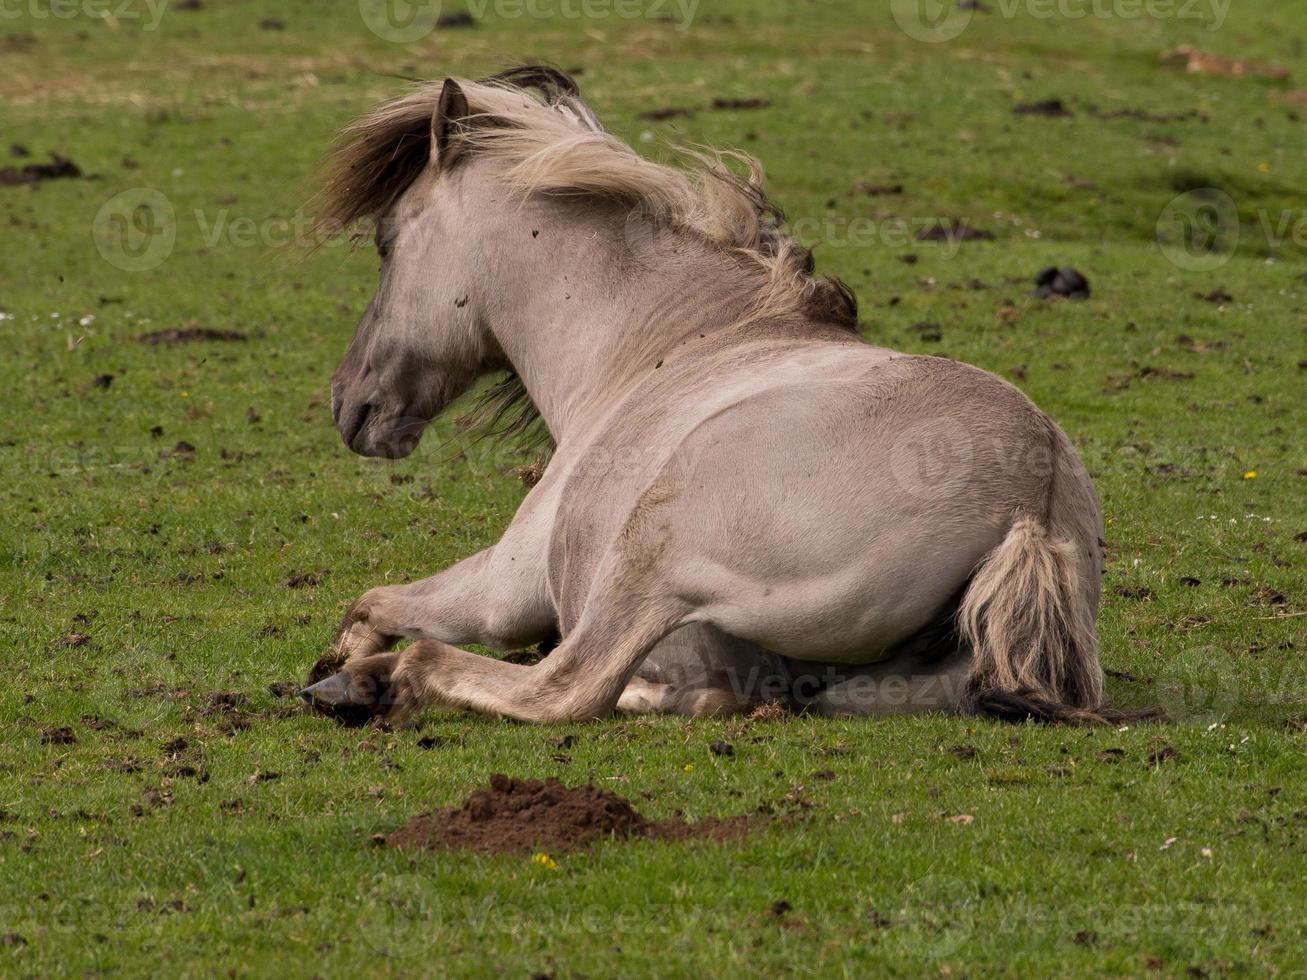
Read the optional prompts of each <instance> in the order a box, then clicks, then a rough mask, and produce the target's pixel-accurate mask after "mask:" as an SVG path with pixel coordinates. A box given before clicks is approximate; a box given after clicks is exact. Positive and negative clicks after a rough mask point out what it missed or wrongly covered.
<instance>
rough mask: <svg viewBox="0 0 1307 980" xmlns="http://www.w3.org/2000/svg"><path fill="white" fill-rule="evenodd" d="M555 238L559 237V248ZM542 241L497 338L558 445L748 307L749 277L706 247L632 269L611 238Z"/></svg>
mask: <svg viewBox="0 0 1307 980" xmlns="http://www.w3.org/2000/svg"><path fill="white" fill-rule="evenodd" d="M550 235H559V236H560V240H559V241H558V243H557V245H556V246H555V247H550V243H549V240H548V236H550ZM564 235H566V236H567V237H566V238H564V237H562V236H564ZM540 239H545V240H546V241H545V244H546V247H545V248H542V249H538V250H534V251H536V253H537V255H538V256H539V257H538V259H537V260H536V261H524V262H521V263H516V264H515V265H514V272H515V276H514V278H515V283H514V285H512V286H509V287H507V290H508V291H507V295H503V296H501V299H500V302H499V303H498V304H497V306H498V309H499V313H498V315H497V316H495V317H493V320H494V324H493V329H494V330H495V334H496V339H497V340H498V342H499V345H500V347H501V348H502V349H503V351H504V354H505V355H506V356H507V358H508V360H509V361H510V362H511V363H512V365H513V368H514V369H515V370H516V371H517V373H518V375H519V376H520V377H521V378H522V381H523V383H524V384H525V386H526V389H527V391H528V393H529V394H530V396H531V399H532V401H533V402H534V403H535V405H536V407H537V408H538V409H539V410H540V413H541V415H542V416H543V418H544V421H545V424H546V425H547V426H548V427H549V431H550V432H551V433H552V435H553V436H554V438H555V440H557V441H558V442H559V443H562V442H563V441H564V440H565V439H566V438H567V437H568V435H569V433H573V432H580V431H583V430H585V429H587V428H588V427H589V426H590V425H591V424H592V423H593V422H595V421H596V420H597V419H598V418H599V417H601V416H602V415H603V414H605V413H606V412H607V411H608V409H609V408H611V407H612V405H613V404H615V403H616V402H617V401H618V400H620V399H621V398H622V397H623V396H624V394H625V393H626V392H627V391H628V390H629V389H630V387H631V386H632V385H634V384H635V383H636V382H637V381H638V380H639V379H640V378H641V377H643V376H644V375H645V374H647V373H648V372H649V371H651V370H653V369H654V368H655V366H656V365H657V364H658V362H659V361H660V360H662V359H663V358H665V357H667V356H669V355H671V354H672V352H673V351H674V350H675V348H676V347H677V346H678V345H679V344H680V343H681V342H683V341H684V340H685V339H686V338H688V337H694V336H697V335H699V334H702V333H707V332H711V331H715V330H718V329H720V328H721V327H724V326H727V325H729V324H731V323H733V322H734V321H735V320H737V319H739V317H740V316H742V315H743V313H744V312H745V311H746V310H747V309H748V307H749V305H750V302H751V298H750V297H749V296H748V295H747V292H746V287H747V282H748V280H747V277H746V276H745V275H743V274H742V273H741V272H740V270H739V269H738V268H737V267H736V266H735V265H734V263H732V261H731V260H730V259H729V257H727V256H724V255H721V254H719V253H716V252H714V251H711V250H708V249H705V248H704V247H702V246H691V247H678V248H675V249H668V250H666V251H665V253H664V254H660V255H650V256H647V257H645V258H643V259H638V260H637V261H635V262H633V261H632V257H631V254H630V251H629V249H627V248H626V245H625V243H624V241H622V240H621V238H620V236H614V235H613V234H612V233H611V231H609V232H608V233H605V232H604V231H602V230H596V229H590V231H589V233H578V229H576V228H571V229H566V230H564V229H556V230H554V231H552V232H551V231H550V230H549V229H547V228H545V229H541V234H540V236H538V237H537V238H533V239H532V241H533V242H535V241H539V240H540ZM528 254H530V252H528Z"/></svg>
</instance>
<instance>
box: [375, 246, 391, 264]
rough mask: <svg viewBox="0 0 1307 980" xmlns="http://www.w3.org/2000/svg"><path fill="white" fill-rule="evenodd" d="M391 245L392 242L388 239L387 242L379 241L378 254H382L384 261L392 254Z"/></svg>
mask: <svg viewBox="0 0 1307 980" xmlns="http://www.w3.org/2000/svg"><path fill="white" fill-rule="evenodd" d="M390 247H391V243H390V242H388V241H386V242H377V255H379V256H381V259H382V260H383V261H384V260H385V259H386V258H387V257H389V255H390Z"/></svg>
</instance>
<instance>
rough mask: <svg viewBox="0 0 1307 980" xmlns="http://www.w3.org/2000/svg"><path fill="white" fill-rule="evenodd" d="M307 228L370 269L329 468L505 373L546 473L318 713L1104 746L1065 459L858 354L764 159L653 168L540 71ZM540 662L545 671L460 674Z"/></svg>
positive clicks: (877, 356)
mask: <svg viewBox="0 0 1307 980" xmlns="http://www.w3.org/2000/svg"><path fill="white" fill-rule="evenodd" d="M732 163H734V164H736V166H734V167H733V166H732ZM741 165H742V168H741ZM741 169H743V175H741ZM323 200H324V202H325V203H324V207H323V209H322V219H323V221H324V222H326V223H328V224H329V225H330V226H332V227H337V228H339V227H343V226H354V227H357V225H358V223H359V222H360V221H361V220H363V219H370V220H371V221H373V222H375V224H376V226H377V228H378V231H377V240H376V244H377V249H378V252H379V253H380V257H381V272H380V285H379V286H378V289H377V292H376V295H375V296H374V297H373V299H372V302H371V304H370V306H369V307H368V309H367V312H366V313H365V314H364V316H363V319H362V322H361V323H360V324H359V327H358V330H357V332H356V334H355V336H354V339H353V342H352V343H351V344H350V347H349V350H348V352H347V353H346V355H345V358H344V361H343V362H342V363H341V365H340V368H339V369H338V370H337V371H336V374H335V376H334V377H333V379H332V414H333V416H334V417H335V420H336V424H337V426H338V428H339V430H340V433H341V436H342V437H343V438H344V441H345V443H346V444H347V445H348V446H349V447H350V448H351V449H352V450H354V451H355V452H357V453H361V454H363V455H365V456H386V457H400V456H404V455H406V454H407V453H409V452H411V451H412V449H413V448H414V446H415V445H416V444H417V441H418V439H419V438H420V435H421V432H422V429H423V426H424V425H425V424H426V423H427V422H429V421H430V420H431V419H432V418H434V417H435V416H436V415H438V414H439V413H440V412H441V411H442V410H443V409H444V408H445V407H446V406H447V405H449V404H450V402H451V401H453V400H454V399H455V398H457V397H458V396H460V395H461V394H463V393H464V392H466V391H468V390H469V389H470V388H471V386H472V385H473V383H474V382H475V381H476V380H477V379H478V378H480V377H481V376H483V375H485V374H487V373H489V372H496V371H507V372H509V374H508V376H507V381H505V382H503V383H501V384H500V385H499V386H497V387H496V388H495V389H494V390H493V393H494V396H495V397H496V398H498V399H499V403H498V409H499V413H498V414H499V415H500V416H502V415H503V413H504V412H505V411H510V412H511V411H514V409H512V408H510V407H509V406H510V405H511V404H516V405H517V406H518V409H520V411H521V414H520V415H518V416H517V417H516V421H517V422H520V423H523V422H528V421H530V420H531V419H533V418H538V419H539V420H540V421H542V422H543V424H544V426H546V427H547V430H548V434H549V436H550V437H551V438H552V440H553V442H554V445H555V449H554V452H553V454H552V457H551V458H550V461H549V463H548V466H547V468H546V469H545V471H544V474H543V476H542V478H541V479H540V480H539V482H538V484H537V485H536V486H535V487H534V488H533V489H532V490H531V491H530V493H529V494H528V495H527V497H526V499H525V500H524V501H523V503H522V506H521V508H520V509H519V510H518V512H517V515H516V516H515V517H514V519H513V521H512V523H511V524H510V525H509V527H508V529H507V531H505V533H504V535H503V537H502V538H501V539H500V540H499V543H498V544H496V545H494V547H491V548H488V549H487V550H485V551H482V552H481V553H479V554H476V555H473V556H472V557H471V558H468V559H467V560H465V561H462V562H459V563H458V564H456V565H454V566H453V567H452V568H449V569H447V570H445V571H443V572H441V573H440V574H438V575H435V576H433V577H431V578H427V579H423V580H421V581H418V582H414V583H412V584H409V585H402V586H384V587H381V588H377V589H373V590H371V591H369V592H367V593H366V594H364V595H363V596H362V597H361V598H360V599H359V600H358V601H357V602H355V603H354V604H353V606H352V607H351V608H350V610H349V611H348V613H347V615H346V616H345V620H344V623H343V624H342V626H341V628H340V632H339V635H338V638H337V641H336V657H335V660H334V665H333V666H334V667H335V668H338V669H339V672H338V673H335V674H333V675H332V676H329V677H326V678H325V679H317V681H316V683H311V684H310V685H309V686H308V687H307V688H306V689H305V691H304V696H305V699H306V700H307V701H309V702H310V703H311V704H312V705H314V706H316V707H317V708H319V709H321V710H322V711H324V712H326V713H329V714H332V715H335V716H336V717H338V718H341V719H343V720H347V721H362V720H365V719H368V718H372V717H380V718H383V719H386V720H389V721H395V720H399V719H402V718H404V717H406V716H408V715H410V714H411V713H412V712H413V711H415V710H416V709H418V708H420V707H422V706H424V705H427V704H443V705H452V706H461V707H464V708H471V709H473V710H476V711H480V712H485V713H488V714H492V715H499V716H507V717H511V718H518V719H523V720H529V721H540V722H544V721H559V720H566V719H590V718H598V717H601V716H604V715H608V714H610V713H611V712H613V711H614V710H617V711H623V712H674V713H679V714H685V715H708V714H714V713H719V712H731V711H741V710H749V709H750V708H752V707H754V706H756V705H758V704H760V703H762V702H766V701H780V702H785V703H788V704H790V705H792V706H798V707H801V708H803V709H807V710H813V711H817V712H823V713H831V714H871V713H886V712H904V711H923V710H946V711H958V712H968V713H973V712H990V713H995V714H998V715H1002V716H1009V717H1020V718H1025V717H1030V716H1033V717H1035V718H1040V719H1047V720H1060V719H1069V720H1094V719H1102V718H1103V717H1104V716H1105V712H1106V708H1105V705H1104V697H1103V674H1102V669H1101V667H1100V665H1099V661H1098V652H1097V639H1096V635H1095V618H1096V615H1097V608H1098V600H1099V588H1100V584H1099V578H1100V575H1101V572H1102V565H1103V541H1102V524H1101V516H1100V513H1099V507H1098V502H1097V500H1096V498H1095V495H1094V490H1093V487H1092V485H1091V483H1090V479H1089V476H1088V474H1087V473H1086V471H1085V469H1084V467H1083V466H1082V465H1081V463H1080V460H1079V459H1078V458H1077V456H1076V453H1075V451H1074V449H1073V448H1072V446H1071V444H1070V442H1069V441H1068V439H1067V437H1066V436H1065V435H1064V434H1063V432H1062V431H1061V430H1060V429H1059V428H1058V427H1057V426H1056V425H1055V424H1054V423H1053V422H1052V421H1050V420H1049V419H1048V417H1047V416H1045V415H1044V414H1043V413H1041V412H1040V411H1039V410H1038V409H1037V408H1036V407H1035V406H1034V405H1033V404H1032V403H1031V402H1030V401H1029V400H1028V399H1027V398H1026V397H1025V396H1024V395H1022V394H1021V392H1019V391H1017V389H1015V388H1014V387H1012V386H1011V385H1009V384H1007V383H1006V382H1004V381H1002V380H1001V379H999V378H997V377H995V376H994V375H991V374H988V373H987V372H985V371H981V370H979V369H978V368H974V367H970V366H968V365H965V364H960V363H957V362H955V361H952V360H948V359H945V358H939V357H925V356H915V355H908V354H901V353H898V352H895V351H892V350H886V349H884V348H880V347H873V346H870V345H869V344H867V343H866V342H864V341H863V340H862V339H861V338H860V337H859V336H858V333H857V311H856V302H855V300H854V298H853V295H852V293H851V292H850V290H849V289H848V288H847V287H846V286H845V285H844V284H842V283H840V282H838V281H836V280H831V279H821V278H817V277H815V276H814V275H813V271H812V261H811V258H810V256H809V253H808V252H807V251H806V250H804V249H803V248H801V247H800V246H799V245H798V244H797V243H796V242H794V241H793V240H792V239H790V238H789V237H788V236H787V235H786V234H785V232H784V231H783V227H782V216H781V214H780V212H779V211H778V210H777V209H776V208H775V207H774V206H773V205H772V204H771V203H770V202H769V201H768V199H767V197H766V196H765V194H764V191H763V185H762V178H761V171H760V169H759V168H758V166H757V164H756V163H755V162H754V161H752V160H751V159H750V158H747V157H744V156H742V155H734V154H712V155H708V154H696V155H694V159H693V161H692V162H690V164H689V165H688V166H666V165H662V164H658V163H654V162H651V161H649V160H646V159H644V158H642V157H641V156H640V155H638V154H637V153H635V152H634V151H633V150H632V149H631V148H630V147H629V146H627V145H626V144H624V143H622V142H621V141H619V140H618V139H616V138H615V137H613V136H612V135H610V134H609V133H607V132H605V131H604V129H603V128H602V126H601V125H600V124H599V122H598V120H597V119H596V118H595V116H594V113H593V112H592V111H591V110H590V108H589V107H588V106H587V105H586V104H585V103H584V102H583V101H582V99H581V97H580V94H579V92H578V90H577V87H576V85H575V83H574V82H573V81H572V80H571V79H570V78H569V77H567V76H566V75H564V74H562V73H560V72H557V71H554V70H552V69H545V68H524V69H518V70H515V71H512V72H507V73H504V74H501V75H498V76H495V77H493V78H490V79H487V80H485V81H482V82H478V83H471V82H458V81H455V80H453V79H448V80H446V81H445V82H444V83H443V84H441V85H431V86H422V87H419V88H417V89H416V90H415V91H413V92H412V93H411V94H409V95H407V96H406V97H404V98H401V99H399V100H397V101H393V102H390V103H388V104H385V105H382V106H380V107H379V108H377V109H375V110H374V111H372V112H371V113H370V114H368V115H366V116H364V117H363V118H361V119H360V120H358V121H357V122H355V123H354V124H353V125H352V126H351V127H349V128H348V129H346V130H345V131H344V132H343V133H342V135H341V138H340V141H339V143H338V145H337V148H336V149H335V151H334V153H333V156H332V157H331V159H330V161H329V164H328V171H327V180H326V184H325V191H324V198H323ZM551 636H557V637H558V638H559V641H558V644H557V647H556V648H555V649H553V651H552V652H551V653H549V655H548V656H547V657H546V658H545V659H544V660H543V661H541V662H540V663H538V664H535V665H522V664H516V663H510V662H507V661H503V660H498V659H494V658H492V657H488V656H482V655H478V654H475V653H472V652H469V651H466V650H463V649H460V648H459V647H458V646H456V645H455V644H466V643H478V644H483V645H485V646H487V647H490V648H492V649H495V650H513V649H520V648H522V647H524V646H527V645H529V644H533V643H536V642H538V641H544V640H547V639H548V638H550V637H551ZM405 638H408V639H412V640H414V641H415V642H413V643H411V644H410V645H408V646H407V647H406V648H404V649H403V650H401V651H395V649H394V648H395V646H396V644H397V643H398V642H399V641H400V640H402V639H405ZM323 673H326V672H322V673H319V675H318V677H322V676H323Z"/></svg>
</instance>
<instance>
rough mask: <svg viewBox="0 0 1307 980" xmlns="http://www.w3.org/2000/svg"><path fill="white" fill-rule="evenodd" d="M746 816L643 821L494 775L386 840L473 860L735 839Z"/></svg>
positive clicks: (572, 790)
mask: <svg viewBox="0 0 1307 980" xmlns="http://www.w3.org/2000/svg"><path fill="white" fill-rule="evenodd" d="M750 823H751V821H750V818H749V817H747V816H738V817H725V818H709V819H706V820H700V821H699V822H697V823H689V822H688V821H686V820H682V819H680V818H672V819H670V820H650V819H648V818H647V817H644V816H641V815H640V813H639V812H638V811H637V810H636V809H635V807H633V806H632V805H631V802H630V801H629V800H627V799H624V798H623V797H621V796H618V795H617V794H616V793H610V792H609V791H608V790H604V789H600V788H599V787H597V786H592V785H586V786H575V787H567V786H564V785H563V784H562V783H561V782H560V781H559V780H557V779H546V780H544V781H543V782H542V781H541V780H538V779H514V778H512V777H510V776H504V775H502V774H499V773H496V774H494V775H492V776H491V777H490V786H489V787H487V788H485V789H477V790H473V791H472V793H471V794H469V796H468V798H467V799H466V800H465V801H464V802H463V805H462V806H460V807H446V808H443V809H440V810H435V811H433V812H431V813H424V814H420V815H419V816H416V817H414V818H413V819H412V820H410V821H409V822H408V823H407V824H405V825H404V826H403V827H401V828H400V829H399V830H396V831H394V832H392V833H391V834H390V835H389V836H387V837H386V838H385V842H386V843H387V844H389V845H390V846H391V847H400V848H412V849H417V850H427V851H448V850H469V851H476V852H477V853H479V854H507V853H522V852H528V851H533V850H543V851H571V850H577V849H579V848H583V847H585V846H587V845H589V844H591V843H593V842H595V841H597V840H600V839H603V838H610V837H618V838H624V839H626V838H633V837H645V838H653V839H656V840H689V839H693V838H706V839H708V840H716V841H726V840H734V839H735V838H737V837H740V836H742V835H744V834H745V833H747V832H748V830H749V828H750Z"/></svg>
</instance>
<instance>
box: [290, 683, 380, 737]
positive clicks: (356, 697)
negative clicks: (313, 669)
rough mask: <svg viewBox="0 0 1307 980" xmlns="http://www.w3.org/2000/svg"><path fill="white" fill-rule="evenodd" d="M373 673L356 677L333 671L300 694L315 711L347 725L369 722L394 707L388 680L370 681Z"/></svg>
mask: <svg viewBox="0 0 1307 980" xmlns="http://www.w3.org/2000/svg"><path fill="white" fill-rule="evenodd" d="M371 680H372V679H371V678H370V677H363V678H354V677H351V676H350V675H349V674H347V673H344V672H342V673H339V674H333V675H332V676H330V677H328V678H327V679H326V680H324V681H318V682H317V683H316V684H312V685H310V686H308V687H306V688H304V690H302V691H300V697H302V698H303V699H304V703H305V704H307V705H308V706H309V707H310V708H312V709H313V710H314V711H317V712H319V713H320V714H324V715H326V716H327V717H329V718H334V719H336V720H337V721H339V722H341V723H342V724H345V725H351V726H354V725H366V724H367V723H368V722H369V721H371V720H372V719H373V718H376V717H378V716H379V715H384V714H385V713H386V711H387V710H388V709H389V708H390V705H391V703H392V699H391V698H390V696H389V694H390V688H389V686H388V685H387V684H384V683H383V684H379V685H378V684H373V683H369V681H371Z"/></svg>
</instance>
